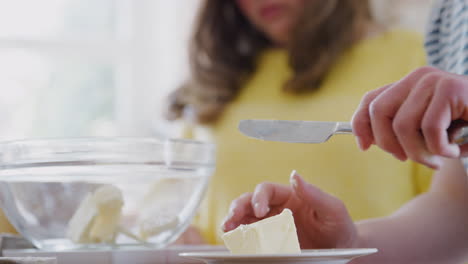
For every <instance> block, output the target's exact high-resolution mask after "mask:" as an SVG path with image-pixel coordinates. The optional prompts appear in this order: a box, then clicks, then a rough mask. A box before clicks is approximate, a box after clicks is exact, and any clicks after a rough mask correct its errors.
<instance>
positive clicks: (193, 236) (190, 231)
mask: <svg viewBox="0 0 468 264" xmlns="http://www.w3.org/2000/svg"><path fill="white" fill-rule="evenodd" d="M174 244H175V245H201V244H206V242H205V240H204V239H203V237H202V235H201V233H200V230H198V228H196V227H194V226H189V227H188V228H187V230H185V232H184V233H183V234H182V235H181V236H180V237H179V238H178V239H177V240H176V241H175V242H174Z"/></svg>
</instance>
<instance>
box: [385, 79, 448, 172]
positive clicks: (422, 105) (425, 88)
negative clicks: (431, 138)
mask: <svg viewBox="0 0 468 264" xmlns="http://www.w3.org/2000/svg"><path fill="white" fill-rule="evenodd" d="M438 78H439V77H438V76H437V75H434V74H431V75H427V76H425V77H423V78H422V79H421V80H420V81H419V82H418V83H417V84H416V85H415V88H414V89H412V90H411V92H410V94H409V95H408V97H407V98H406V99H405V101H404V102H403V104H402V105H401V107H400V109H399V110H398V112H397V114H396V115H395V117H394V120H393V126H392V129H393V131H394V132H395V135H396V137H397V139H398V141H399V143H400V145H401V147H402V148H403V150H404V153H405V155H406V156H407V157H408V158H410V159H411V160H414V161H416V162H419V163H422V164H425V165H427V166H429V167H431V168H433V169H437V168H439V167H440V166H441V165H442V160H441V159H440V157H437V156H435V155H433V154H432V153H430V152H429V150H428V148H427V147H426V143H425V140H424V136H423V133H421V126H422V120H423V118H424V116H425V113H426V110H427V108H428V106H429V105H430V103H431V100H432V98H433V93H434V90H435V87H436V86H437V82H438V81H439V79H438ZM449 123H450V122H449Z"/></svg>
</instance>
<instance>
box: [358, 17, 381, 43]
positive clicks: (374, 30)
mask: <svg viewBox="0 0 468 264" xmlns="http://www.w3.org/2000/svg"><path fill="white" fill-rule="evenodd" d="M386 30H387V27H386V26H384V25H382V24H380V23H377V22H375V21H369V20H367V21H365V22H363V23H362V26H361V30H359V32H360V34H359V38H358V40H364V39H368V38H372V37H375V36H378V35H380V34H382V33H383V32H385V31H386Z"/></svg>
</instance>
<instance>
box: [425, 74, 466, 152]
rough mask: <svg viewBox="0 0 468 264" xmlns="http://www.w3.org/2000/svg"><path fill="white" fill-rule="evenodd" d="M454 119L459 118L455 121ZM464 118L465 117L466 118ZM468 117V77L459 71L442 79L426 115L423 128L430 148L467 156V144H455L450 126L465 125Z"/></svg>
mask: <svg viewBox="0 0 468 264" xmlns="http://www.w3.org/2000/svg"><path fill="white" fill-rule="evenodd" d="M454 120H456V121H455V122H454ZM463 120H464V121H463ZM466 121H468V88H467V81H466V79H465V78H462V77H460V76H457V75H452V76H450V78H444V79H441V81H440V82H439V84H438V86H437V89H436V91H435V94H434V99H433V101H432V102H431V104H430V105H429V107H428V109H427V112H426V115H425V117H424V119H423V124H422V129H423V133H424V136H425V138H426V144H427V146H428V149H429V150H430V151H431V152H432V153H434V154H437V155H441V156H444V157H447V158H456V157H459V156H460V152H461V153H462V154H461V155H462V156H464V155H465V154H464V152H466V148H467V146H461V147H459V146H458V145H455V144H451V143H450V142H449V141H450V140H449V137H448V135H447V132H446V131H447V128H449V127H450V128H452V126H451V125H454V124H455V126H458V127H462V126H464V125H466Z"/></svg>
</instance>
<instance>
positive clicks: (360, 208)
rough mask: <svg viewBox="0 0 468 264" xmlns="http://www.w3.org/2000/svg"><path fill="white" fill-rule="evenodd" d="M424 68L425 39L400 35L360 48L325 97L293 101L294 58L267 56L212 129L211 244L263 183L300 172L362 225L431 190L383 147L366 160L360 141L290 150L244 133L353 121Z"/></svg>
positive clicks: (323, 91)
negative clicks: (235, 207) (289, 89)
mask: <svg viewBox="0 0 468 264" xmlns="http://www.w3.org/2000/svg"><path fill="white" fill-rule="evenodd" d="M423 65H425V54H424V49H423V44H422V38H421V37H420V36H419V35H417V34H415V33H412V32H407V31H403V30H393V31H389V32H386V33H383V34H381V35H379V36H376V37H373V38H369V39H366V40H364V41H361V42H360V43H358V44H356V45H355V46H354V47H352V48H351V49H350V50H349V51H348V52H346V53H345V54H344V55H343V56H342V58H341V59H340V60H339V61H338V62H337V63H336V65H335V66H334V67H333V69H332V70H331V72H330V73H329V74H328V76H327V77H326V78H325V80H324V82H323V84H322V86H321V87H320V89H319V90H318V91H316V92H312V93H309V94H305V95H292V94H289V93H285V92H283V91H282V88H281V87H282V84H283V83H284V82H285V81H286V80H288V78H289V77H290V74H291V70H290V68H289V67H288V65H287V54H286V53H285V52H284V51H282V50H270V51H267V52H265V53H264V54H263V56H262V57H261V58H260V60H259V66H258V69H257V71H256V73H255V74H254V75H253V76H252V77H251V79H250V80H249V81H248V82H247V83H246V85H245V87H243V89H242V92H241V94H240V95H239V97H238V98H237V99H236V100H235V102H233V103H232V104H230V105H229V107H228V108H227V110H226V111H225V112H224V113H223V115H222V118H221V120H220V121H219V122H218V123H216V124H215V125H214V126H212V127H211V128H210V130H211V132H212V134H213V135H212V136H213V139H214V140H215V142H216V143H217V148H218V149H217V153H218V156H217V159H218V160H217V170H216V173H215V175H214V176H213V178H212V182H211V185H210V188H209V190H208V192H207V197H206V199H205V201H204V202H203V203H202V206H201V209H200V212H199V215H198V216H197V218H196V221H195V222H196V225H197V226H198V227H199V228H200V229H201V231H202V233H203V234H204V235H205V238H206V239H207V240H208V241H209V242H210V243H221V240H220V232H221V231H220V225H221V223H222V220H223V218H224V217H225V216H226V214H227V212H228V208H229V205H230V203H231V201H232V200H233V199H235V198H236V197H238V196H239V195H240V194H242V193H244V192H252V191H253V190H254V188H255V186H256V185H257V184H258V183H260V182H263V181H269V182H277V183H281V184H288V181H289V175H290V173H291V171H292V170H293V169H295V170H297V171H298V173H299V174H300V175H302V176H303V177H305V179H306V180H307V181H308V182H310V183H313V184H315V185H317V186H319V187H320V188H322V189H323V190H325V191H327V192H329V193H332V194H334V195H335V196H337V197H339V198H340V199H342V200H343V201H344V202H345V204H346V206H347V208H348V210H349V212H350V214H351V216H352V217H353V219H355V220H359V219H365V218H372V217H380V216H384V215H387V214H389V213H391V212H393V211H395V210H396V209H398V208H399V207H400V206H401V205H403V204H404V203H406V202H407V201H408V200H410V199H411V198H413V197H414V196H416V195H417V194H418V193H420V192H422V191H424V190H426V189H427V187H428V185H429V183H430V180H431V177H430V176H429V175H430V174H431V171H429V170H426V169H424V168H423V167H422V166H419V165H416V164H414V163H411V162H405V163H403V162H400V161H398V160H396V159H395V158H394V157H392V156H391V155H389V154H387V153H384V152H383V151H381V150H380V149H378V148H376V147H373V148H372V149H371V150H370V151H368V152H361V151H360V150H359V149H358V147H357V145H356V142H355V139H354V137H353V136H349V135H338V136H334V137H332V138H331V139H330V140H329V141H328V142H327V143H325V144H313V145H311V144H287V143H279V142H265V141H260V140H255V139H250V138H247V137H245V136H243V135H241V134H240V132H238V130H237V125H238V123H239V121H240V120H241V119H289V120H317V121H348V120H350V119H351V117H352V114H353V112H354V110H355V109H356V108H357V106H358V104H359V102H360V99H361V98H362V96H363V95H364V94H365V93H366V91H369V90H373V89H375V88H377V87H380V86H383V85H385V84H389V83H391V82H394V81H396V80H399V79H400V78H402V77H403V76H405V75H406V74H408V73H409V72H411V71H412V70H414V69H415V68H417V67H420V66H423Z"/></svg>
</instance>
